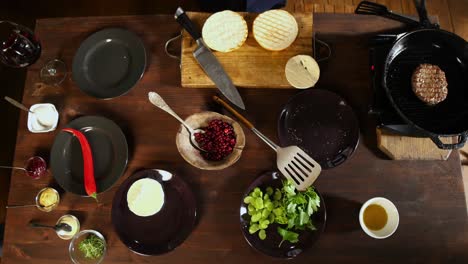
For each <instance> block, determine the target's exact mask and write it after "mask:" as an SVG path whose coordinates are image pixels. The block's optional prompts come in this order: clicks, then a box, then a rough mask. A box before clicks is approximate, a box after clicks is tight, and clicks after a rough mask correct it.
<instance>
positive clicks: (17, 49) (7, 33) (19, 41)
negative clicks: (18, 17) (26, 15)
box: [0, 21, 41, 68]
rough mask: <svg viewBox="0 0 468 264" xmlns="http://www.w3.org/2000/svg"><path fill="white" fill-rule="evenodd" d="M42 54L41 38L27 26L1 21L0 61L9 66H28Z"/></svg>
mask: <svg viewBox="0 0 468 264" xmlns="http://www.w3.org/2000/svg"><path fill="white" fill-rule="evenodd" d="M40 55H41V44H40V42H39V39H38V38H37V37H36V36H35V35H34V33H33V32H32V31H31V30H30V29H29V28H27V27H24V26H21V25H19V24H16V23H14V22H10V21H0V61H1V62H2V63H3V64H5V65H6V66H9V67H14V68H22V67H27V66H29V65H31V64H33V63H34V62H36V61H37V59H38V58H39V56H40Z"/></svg>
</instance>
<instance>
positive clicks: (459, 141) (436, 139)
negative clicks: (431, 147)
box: [430, 133, 467, 149]
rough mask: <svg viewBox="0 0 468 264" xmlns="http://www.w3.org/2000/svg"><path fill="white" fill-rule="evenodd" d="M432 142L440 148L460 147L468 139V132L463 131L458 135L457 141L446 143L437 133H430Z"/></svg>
mask: <svg viewBox="0 0 468 264" xmlns="http://www.w3.org/2000/svg"><path fill="white" fill-rule="evenodd" d="M430 138H431V140H432V142H434V143H435V144H436V145H437V147H438V148H440V149H459V148H461V147H463V146H464V145H465V142H466V139H467V133H463V134H460V135H458V138H457V143H452V144H446V143H444V142H442V140H440V138H439V136H437V135H433V134H431V135H430Z"/></svg>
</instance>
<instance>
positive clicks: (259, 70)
mask: <svg viewBox="0 0 468 264" xmlns="http://www.w3.org/2000/svg"><path fill="white" fill-rule="evenodd" d="M187 14H188V16H189V17H190V19H192V21H193V22H194V23H195V24H197V26H198V28H199V29H200V30H201V28H202V26H203V23H204V22H205V20H206V19H207V18H208V17H209V16H210V15H211V14H209V13H198V12H187ZM240 14H241V15H242V16H243V17H244V19H245V21H247V26H248V29H249V36H248V37H247V40H246V42H245V43H244V45H242V47H240V48H239V49H237V50H234V51H232V52H227V53H224V52H216V51H214V54H215V56H216V57H217V58H218V60H219V61H220V63H221V64H222V65H223V67H224V69H225V70H226V72H227V73H228V74H229V76H230V77H231V79H232V81H233V82H234V84H235V85H236V86H239V87H249V88H292V86H291V85H290V84H289V83H288V81H287V80H286V76H285V74H284V67H285V66H286V62H287V61H288V60H289V58H291V57H293V56H295V55H298V54H307V55H312V53H313V48H312V24H313V22H312V21H313V19H312V13H296V14H293V15H294V17H295V18H296V21H297V23H298V26H299V34H298V36H297V38H296V40H295V41H294V43H293V44H292V45H291V46H289V47H288V48H287V49H285V50H282V51H276V52H275V51H268V50H266V49H264V48H262V47H260V45H259V44H258V43H257V41H256V40H255V38H254V37H253V34H252V23H253V21H254V19H255V17H256V16H257V14H254V13H240ZM195 48H196V43H195V40H193V38H192V37H191V36H190V35H189V34H188V33H187V32H186V31H185V30H183V32H182V51H181V83H182V86H183V87H189V88H206V87H215V85H214V83H213V82H212V81H211V80H210V78H208V76H206V74H205V73H204V72H203V69H202V68H201V67H200V65H198V63H197V61H196V60H195V58H194V57H193V55H192V52H193V51H194V50H195Z"/></svg>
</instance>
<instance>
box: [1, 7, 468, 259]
mask: <svg viewBox="0 0 468 264" xmlns="http://www.w3.org/2000/svg"><path fill="white" fill-rule="evenodd" d="M108 26H122V27H125V28H128V29H130V30H132V31H134V32H136V33H137V34H138V35H140V36H141V38H142V39H143V41H144V43H145V45H146V47H147V50H148V55H149V56H148V58H149V63H148V67H147V70H146V72H145V75H144V76H143V78H142V80H141V81H140V82H139V83H138V84H137V85H136V86H135V87H134V89H133V90H131V91H130V92H129V93H128V94H127V95H125V96H122V97H119V98H115V99H112V100H105V101H103V100H97V99H94V98H92V97H89V96H86V95H85V94H84V93H82V92H81V91H80V90H79V89H78V88H77V86H76V85H75V84H74V82H73V81H72V78H71V77H68V78H67V79H66V80H65V82H64V83H63V85H62V88H54V87H42V88H41V87H37V84H38V82H39V76H38V71H39V69H40V67H41V66H42V65H43V63H44V62H45V61H46V60H48V59H51V58H55V57H60V58H63V60H64V61H65V62H66V63H67V65H71V63H72V58H73V55H74V53H75V51H76V50H77V48H78V47H79V45H80V42H81V41H83V40H84V39H85V38H86V36H88V35H89V34H90V33H92V32H94V31H96V30H98V29H101V28H104V27H108ZM397 26H399V25H398V24H395V23H392V22H388V21H386V20H384V19H379V18H374V17H368V16H355V15H327V14H323V15H319V14H317V15H315V17H314V27H315V30H316V32H317V37H318V38H320V39H322V40H325V41H327V42H328V43H330V44H331V46H332V48H333V55H332V57H331V58H330V59H329V60H328V61H326V62H323V63H322V64H321V71H322V75H321V79H320V81H319V83H318V85H317V86H318V87H317V88H323V89H330V90H333V91H336V92H338V93H339V94H340V95H342V96H343V97H344V98H345V99H346V100H347V101H348V102H349V103H350V104H351V105H352V106H353V107H354V109H355V111H356V113H357V114H358V116H359V120H360V122H361V132H362V135H361V142H360V145H359V147H358V149H357V151H356V152H355V154H354V156H353V157H352V158H351V159H350V160H348V161H347V162H345V163H344V164H343V165H341V166H339V167H337V168H334V169H331V170H326V171H324V172H323V173H322V174H321V176H320V177H319V179H318V181H317V182H316V186H317V188H318V189H319V190H320V191H321V192H322V193H323V194H324V196H325V203H326V205H327V210H328V219H327V227H326V230H325V232H324V233H323V234H322V236H321V238H320V240H319V241H318V242H317V243H316V244H315V245H314V246H313V247H312V248H310V249H309V250H307V251H306V252H304V253H303V254H301V255H300V256H299V257H297V258H296V259H293V260H291V261H289V263H339V262H341V263H343V262H346V263H351V262H352V263H457V262H458V263H466V260H467V259H468V251H467V248H468V218H467V210H466V205H465V195H464V192H463V184H462V176H461V169H460V159H459V156H458V153H453V154H452V155H451V157H450V158H449V159H448V160H447V161H392V160H388V159H387V158H386V157H385V156H384V155H383V154H382V153H380V152H379V151H378V150H377V148H376V142H375V135H374V133H375V123H374V122H373V121H372V120H371V119H370V118H369V117H368V116H367V109H368V105H369V102H370V100H371V98H372V90H371V88H370V86H369V66H368V43H367V39H368V37H369V36H371V35H373V34H375V33H377V32H381V31H384V30H388V29H393V28H395V27H397ZM179 30H180V27H179V26H178V25H177V23H176V22H175V21H174V19H173V18H172V16H128V17H89V18H62V19H41V20H38V22H37V27H36V31H37V34H38V35H39V36H40V38H41V41H42V43H43V47H44V49H43V54H42V56H41V58H40V60H39V61H38V62H37V63H36V64H35V65H33V66H31V67H30V68H29V70H28V73H27V80H26V84H25V90H24V97H23V102H24V103H25V104H27V105H30V104H34V103H39V102H52V103H54V104H55V105H56V106H57V107H58V109H59V111H60V123H59V126H60V127H62V126H64V125H65V124H67V123H68V122H70V121H71V120H72V119H74V118H76V117H78V116H81V115H102V116H105V117H108V118H110V119H112V120H114V121H116V122H117V123H118V124H119V125H120V127H121V128H122V129H123V131H124V132H125V134H126V136H127V140H128V142H129V147H130V160H129V164H128V168H127V170H126V173H125V175H124V176H123V177H122V178H121V179H120V180H119V182H118V183H117V184H116V185H115V186H113V187H112V188H111V189H110V190H109V191H107V192H105V193H103V194H102V195H101V196H100V203H99V205H96V203H95V202H94V201H93V200H92V199H88V198H83V197H79V196H76V195H73V194H70V193H63V194H62V202H61V204H60V205H59V207H58V208H57V209H56V210H54V211H53V212H50V213H43V212H40V211H39V210H37V209H35V208H23V209H8V210H7V219H6V231H5V244H4V253H3V254H4V255H3V261H4V262H5V263H66V262H67V261H69V257H68V241H63V240H61V239H59V238H58V237H57V236H56V235H55V234H54V233H53V232H50V231H49V230H42V229H31V228H29V227H28V223H29V222H30V221H31V220H38V221H41V222H43V223H48V224H54V223H55V222H56V221H57V219H58V218H59V217H60V216H61V215H63V214H66V213H72V214H74V215H76V216H77V217H78V218H79V219H80V221H81V223H82V229H96V230H99V231H101V232H102V233H103V234H104V235H105V237H106V238H107V241H108V254H107V256H106V258H105V261H104V263H112V262H115V263H129V262H148V263H149V262H151V263H219V262H222V263H273V262H275V263H277V262H282V260H275V259H272V258H270V257H267V256H264V255H262V254H260V253H257V252H256V251H255V250H254V249H252V248H250V246H249V245H248V244H247V243H246V242H245V240H244V238H243V236H242V233H241V231H240V225H239V204H240V200H241V195H242V193H243V192H244V190H245V189H246V188H247V186H248V185H249V183H250V182H251V181H252V180H253V179H255V178H256V177H257V176H258V175H259V174H261V173H262V172H264V171H269V170H272V169H274V168H275V164H276V162H275V153H274V152H272V151H271V150H270V149H269V148H268V147H267V146H266V145H264V143H262V142H261V141H260V140H259V139H258V138H257V137H256V136H254V134H253V133H251V132H250V131H247V130H245V133H246V137H247V139H246V140H247V145H246V148H245V150H244V152H243V155H242V157H241V159H240V160H239V161H238V162H237V163H236V164H235V165H233V166H232V167H230V168H228V169H225V170H222V171H210V172H208V171H201V170H198V169H196V168H194V167H191V166H190V165H189V164H187V163H186V162H185V161H184V160H183V159H182V158H181V156H180V155H179V153H178V152H177V149H176V146H175V134H176V131H177V130H178V128H179V124H178V123H177V122H176V121H175V120H174V119H173V118H172V117H171V116H169V115H168V114H166V113H164V112H162V111H160V110H158V109H156V108H155V107H154V106H152V105H151V104H150V103H148V102H147V99H146V95H147V93H148V92H149V91H151V90H155V91H157V92H159V93H160V94H162V96H163V97H164V98H165V99H166V100H167V102H168V104H169V105H171V106H172V107H173V108H174V110H175V111H176V112H177V113H179V114H180V115H181V116H183V117H186V116H188V115H190V114H192V113H195V112H199V111H203V110H217V111H221V109H220V108H219V107H217V106H215V105H213V103H212V102H211V96H212V95H213V94H214V93H215V90H213V89H185V88H181V87H180V73H179V71H180V69H179V66H178V61H176V60H174V59H171V58H169V57H168V56H167V55H166V54H165V52H164V43H165V41H166V40H168V39H169V38H171V37H172V36H174V35H175V34H177V32H179ZM240 92H241V94H242V97H243V98H244V100H245V103H246V106H247V109H248V111H246V112H245V113H244V114H245V115H246V116H247V117H248V118H249V119H250V120H251V121H252V122H253V123H254V124H255V125H256V126H257V128H258V129H259V130H260V131H263V132H264V133H265V134H266V135H267V136H269V137H271V138H273V139H276V138H277V137H276V122H277V117H278V114H279V112H280V109H281V107H282V105H284V104H285V103H286V102H287V101H288V98H289V97H290V96H292V95H293V94H296V93H298V92H300V91H298V90H292V89H290V90H268V89H240ZM56 134H57V131H55V132H53V133H47V134H32V133H30V132H28V130H27V127H26V113H23V112H22V113H21V116H20V122H19V127H18V137H17V145H16V153H15V158H14V165H16V166H22V165H23V163H24V161H25V160H26V159H27V158H28V157H30V156H32V155H35V154H39V155H43V156H44V157H46V158H48V157H49V151H50V148H51V145H52V143H53V140H54V137H55V135H56ZM143 168H161V169H166V170H169V171H172V172H175V173H177V174H178V175H180V176H182V177H183V178H184V179H185V180H186V181H187V182H188V183H189V184H190V186H191V187H192V188H193V190H194V192H195V194H196V198H197V202H198V205H199V220H198V224H197V226H196V228H195V230H194V231H193V233H192V234H191V235H190V236H189V238H188V239H187V240H186V241H185V242H184V243H183V244H182V245H181V246H180V247H178V248H177V249H175V250H174V251H173V252H171V253H169V254H167V255H163V256H159V257H143V256H139V255H136V254H134V253H132V252H131V251H130V250H128V249H127V248H126V247H125V245H124V244H123V243H122V242H120V240H119V239H118V237H117V235H116V233H115V232H114V230H113V227H112V223H111V217H110V215H111V205H112V198H113V196H114V193H115V191H116V189H117V188H118V187H119V184H120V183H121V182H122V181H123V180H124V179H126V178H127V177H128V176H130V175H131V174H132V173H134V172H135V171H138V170H140V169H143ZM46 186H56V184H55V183H54V180H53V178H52V177H47V178H43V179H39V180H31V179H29V178H28V177H26V176H24V175H23V174H22V173H21V172H13V175H12V180H11V186H10V195H9V200H8V204H9V205H16V204H31V203H33V201H34V196H35V194H36V193H37V191H38V190H39V189H41V188H43V187H46ZM375 196H383V197H387V198H389V199H390V200H392V201H393V202H394V203H395V204H396V206H397V207H398V209H399V213H400V225H399V228H398V230H397V231H396V233H395V234H394V235H393V236H392V237H390V238H388V239H384V240H375V239H372V238H370V237H368V236H367V235H366V234H365V233H364V232H363V231H362V230H361V229H360V226H359V223H358V212H359V208H360V206H361V205H362V203H363V202H365V201H366V200H367V199H369V198H372V197H375ZM152 235H157V234H152Z"/></svg>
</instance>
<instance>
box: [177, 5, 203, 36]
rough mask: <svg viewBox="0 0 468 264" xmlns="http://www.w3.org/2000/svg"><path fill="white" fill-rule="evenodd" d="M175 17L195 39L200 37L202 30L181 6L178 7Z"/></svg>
mask: <svg viewBox="0 0 468 264" xmlns="http://www.w3.org/2000/svg"><path fill="white" fill-rule="evenodd" d="M174 18H175V19H176V20H177V22H179V24H180V25H181V26H182V27H183V28H184V29H185V30H187V32H188V33H189V34H190V36H192V38H193V39H195V40H198V39H200V38H201V37H202V36H201V33H200V30H199V29H198V28H197V26H196V25H195V24H194V23H193V22H192V20H190V18H189V17H188V16H187V14H186V13H185V11H184V10H183V9H182V8H181V7H178V8H177V10H176V12H175V14H174Z"/></svg>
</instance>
